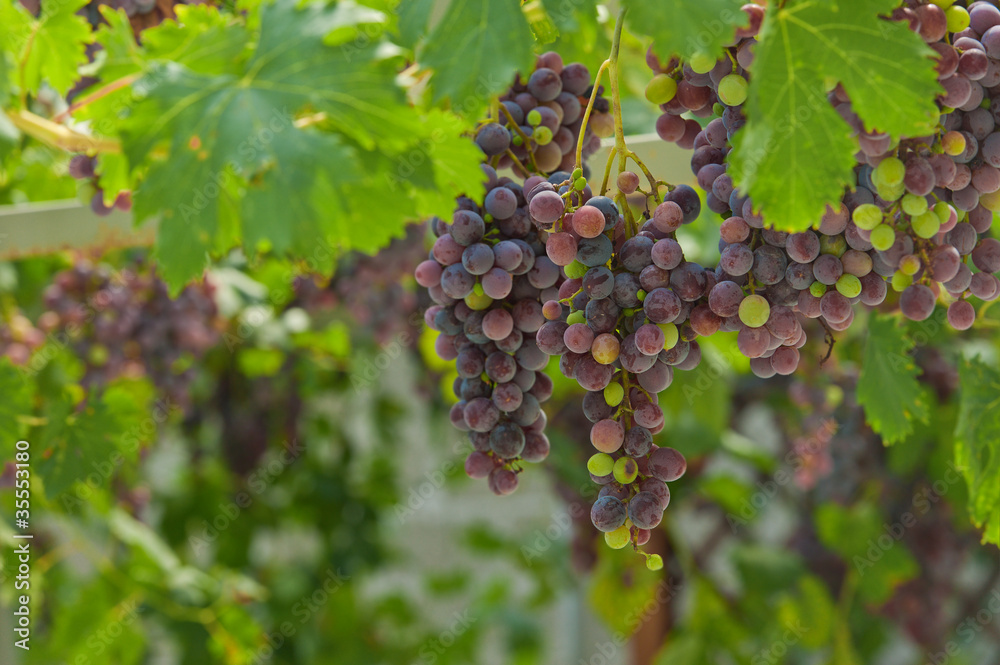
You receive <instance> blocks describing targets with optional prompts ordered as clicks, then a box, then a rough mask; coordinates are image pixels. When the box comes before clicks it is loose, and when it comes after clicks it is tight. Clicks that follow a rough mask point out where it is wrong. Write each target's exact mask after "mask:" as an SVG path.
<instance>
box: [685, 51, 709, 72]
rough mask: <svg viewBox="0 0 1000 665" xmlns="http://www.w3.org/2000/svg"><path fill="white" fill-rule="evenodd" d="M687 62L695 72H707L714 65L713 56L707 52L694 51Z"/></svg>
mask: <svg viewBox="0 0 1000 665" xmlns="http://www.w3.org/2000/svg"><path fill="white" fill-rule="evenodd" d="M688 64H689V65H691V69H693V70H694V71H695V73H696V74H707V73H709V72H710V71H712V68H713V67H715V58H713V57H712V56H710V55H708V54H707V53H695V54H694V55H692V56H691V59H690V60H688Z"/></svg>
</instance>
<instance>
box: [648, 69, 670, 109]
mask: <svg viewBox="0 0 1000 665" xmlns="http://www.w3.org/2000/svg"><path fill="white" fill-rule="evenodd" d="M676 94H677V82H676V81H675V80H674V79H672V78H671V77H670V76H668V75H666V74H657V75H656V76H654V77H653V78H651V79H650V80H649V83H647V84H646V99H648V100H649V101H650V102H652V103H653V104H656V105H657V106H659V105H660V104H666V103H667V102H669V101H670V100H671V99H673V98H674V96H675V95H676Z"/></svg>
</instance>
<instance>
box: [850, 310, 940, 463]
mask: <svg viewBox="0 0 1000 665" xmlns="http://www.w3.org/2000/svg"><path fill="white" fill-rule="evenodd" d="M912 348H913V341H912V340H910V338H909V337H907V336H906V333H905V332H904V330H903V329H902V328H901V327H900V326H899V322H898V320H897V319H896V318H895V317H892V316H881V315H878V314H874V315H872V317H871V318H870V319H869V321H868V341H867V343H866V344H865V353H864V359H863V360H862V362H861V376H860V377H858V393H857V394H858V402H859V403H860V404H861V405H862V406H863V407H864V408H865V415H866V416H867V419H868V423H869V424H870V425H871V427H872V429H873V430H875V431H876V432H877V433H878V434H879V435H880V436H881V437H882V440H883V442H885V443H886V444H892V443H897V442H899V441H902V440H904V439H905V438H906V437H907V436H909V435H910V434H911V433H912V432H913V428H914V421H918V422H927V418H928V415H929V411H928V401H927V393H926V391H925V390H924V389H923V388H922V387H921V386H920V383H919V382H918V381H917V375H918V374H919V370H918V369H917V366H916V364H914V362H913V359H912V358H911V357H910V356H909V355H908V354H909V352H910V350H911V349H912Z"/></svg>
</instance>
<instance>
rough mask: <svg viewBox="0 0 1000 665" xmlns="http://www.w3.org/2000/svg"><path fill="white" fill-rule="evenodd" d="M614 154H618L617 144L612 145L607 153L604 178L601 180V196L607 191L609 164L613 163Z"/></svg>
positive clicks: (609, 172)
mask: <svg viewBox="0 0 1000 665" xmlns="http://www.w3.org/2000/svg"><path fill="white" fill-rule="evenodd" d="M616 154H618V148H617V146H612V148H611V151H610V152H609V153H608V163H607V164H605V166H604V180H603V182H601V196H604V195H605V194H606V193H607V191H608V180H609V179H610V178H611V164H612V163H614V160H615V155H616Z"/></svg>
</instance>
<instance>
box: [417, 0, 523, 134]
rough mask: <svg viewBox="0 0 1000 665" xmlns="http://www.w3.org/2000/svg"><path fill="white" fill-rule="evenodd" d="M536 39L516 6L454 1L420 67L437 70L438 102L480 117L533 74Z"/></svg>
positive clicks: (495, 0)
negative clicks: (519, 77) (519, 78)
mask: <svg viewBox="0 0 1000 665" xmlns="http://www.w3.org/2000/svg"><path fill="white" fill-rule="evenodd" d="M533 47H534V39H533V38H532V35H531V28H530V27H528V21H527V20H526V19H525V18H524V14H522V13H521V8H520V3H518V2H516V1H515V0H492V1H491V2H482V1H481V0H451V3H450V4H449V5H448V9H447V12H446V14H445V16H444V18H443V19H442V20H441V22H440V23H438V25H437V26H436V27H435V28H434V30H433V32H432V33H431V34H430V36H429V37H428V38H427V39H426V40H424V42H423V45H422V47H421V49H420V51H419V52H418V53H417V61H418V62H419V63H420V64H421V65H423V66H425V67H429V68H431V69H433V70H434V76H432V77H431V88H432V89H433V92H434V99H435V101H439V100H441V99H445V98H447V99H449V100H450V101H451V107H452V109H454V110H456V111H457V112H460V113H463V114H464V115H467V116H477V115H479V113H480V111H481V110H482V109H483V108H484V107H485V106H486V104H487V103H488V102H489V99H490V97H492V96H493V95H495V94H497V93H499V92H502V91H503V90H505V89H506V88H507V87H508V86H509V85H510V84H511V81H512V80H513V79H514V74H516V73H517V72H529V71H530V70H531V66H532V63H533V60H534V58H533V56H532V49H533Z"/></svg>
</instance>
